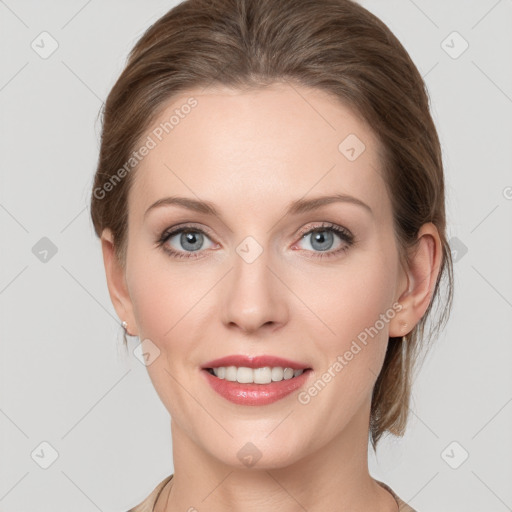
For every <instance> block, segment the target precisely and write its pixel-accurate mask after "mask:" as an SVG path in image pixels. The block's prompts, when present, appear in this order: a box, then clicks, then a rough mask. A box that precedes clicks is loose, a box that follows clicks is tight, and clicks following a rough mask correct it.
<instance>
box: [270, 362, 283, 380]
mask: <svg viewBox="0 0 512 512" xmlns="http://www.w3.org/2000/svg"><path fill="white" fill-rule="evenodd" d="M271 376H272V380H273V381H274V382H276V381H279V380H283V369H282V368H280V367H279V366H276V367H275V368H272V375H271Z"/></svg>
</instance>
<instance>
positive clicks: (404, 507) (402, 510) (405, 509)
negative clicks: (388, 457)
mask: <svg viewBox="0 0 512 512" xmlns="http://www.w3.org/2000/svg"><path fill="white" fill-rule="evenodd" d="M375 481H376V482H377V483H378V484H379V485H381V486H382V487H384V489H386V490H387V491H389V492H390V493H391V495H392V496H393V498H395V500H396V502H397V503H398V512H417V511H416V510H414V509H413V508H412V507H410V506H409V505H408V504H407V503H405V501H403V500H402V499H400V497H399V496H397V494H396V493H395V491H393V489H391V487H389V485H387V484H385V483H384V482H381V481H379V480H375Z"/></svg>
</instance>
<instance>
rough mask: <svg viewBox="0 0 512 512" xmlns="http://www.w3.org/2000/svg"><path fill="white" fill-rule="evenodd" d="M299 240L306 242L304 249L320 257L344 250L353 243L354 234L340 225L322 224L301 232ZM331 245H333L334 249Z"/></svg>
mask: <svg viewBox="0 0 512 512" xmlns="http://www.w3.org/2000/svg"><path fill="white" fill-rule="evenodd" d="M336 238H338V239H339V241H338V242H336ZM301 242H306V244H305V245H306V248H305V249H306V250H308V251H313V252H316V253H319V254H315V255H314V256H313V257H320V258H322V257H330V256H336V255H338V254H339V253H341V252H346V251H347V250H348V249H349V248H350V246H351V245H352V244H353V243H354V236H353V235H352V233H350V231H348V230H347V229H345V228H342V227H341V226H337V225H335V224H322V225H321V226H317V227H315V228H313V229H309V230H308V231H307V232H306V233H303V234H302V238H301ZM308 246H309V247H308ZM333 246H335V248H334V249H333Z"/></svg>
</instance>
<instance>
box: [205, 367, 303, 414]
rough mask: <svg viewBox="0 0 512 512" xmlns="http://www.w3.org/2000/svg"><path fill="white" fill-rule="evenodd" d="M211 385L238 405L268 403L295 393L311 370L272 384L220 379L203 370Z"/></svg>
mask: <svg viewBox="0 0 512 512" xmlns="http://www.w3.org/2000/svg"><path fill="white" fill-rule="evenodd" d="M202 372H203V374H204V375H205V376H206V380H207V381H208V382H209V384H210V386H211V387H212V388H213V389H214V391H216V392H217V393H218V394H219V395H221V396H222V397H224V398H225V399H226V400H229V401H230V402H233V403H234V404H238V405H267V404H271V403H273V402H277V401H278V400H280V399H281V398H284V397H285V396H288V395H289V394H290V393H293V392H294V391H296V390H297V389H299V388H300V387H301V386H303V385H304V383H305V382H306V380H307V378H308V377H309V373H310V370H309V369H308V370H304V372H302V373H301V374H300V375H299V376H298V377H293V378H292V379H288V380H281V381H279V382H271V383H270V384H240V383H239V382H236V381H235V382H232V381H229V380H226V379H219V378H218V377H215V375H212V374H211V373H210V372H209V371H208V370H204V369H203V370H202Z"/></svg>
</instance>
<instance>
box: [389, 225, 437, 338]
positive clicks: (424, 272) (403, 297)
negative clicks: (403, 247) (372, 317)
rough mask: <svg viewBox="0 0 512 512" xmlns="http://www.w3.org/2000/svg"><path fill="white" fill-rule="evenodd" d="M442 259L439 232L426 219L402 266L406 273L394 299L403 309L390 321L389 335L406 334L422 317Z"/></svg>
mask: <svg viewBox="0 0 512 512" xmlns="http://www.w3.org/2000/svg"><path fill="white" fill-rule="evenodd" d="M441 262H442V243H441V239H440V237H439V232H438V230H437V228H436V226H435V225H434V224H433V223H431V222H428V223H426V224H424V225H423V226H422V227H421V228H420V230H419V232H418V237H417V243H416V245H415V246H414V248H413V249H411V252H410V253H409V263H408V265H407V268H405V269H404V273H405V276H404V275H402V280H401V289H399V290H398V292H397V295H398V297H397V298H396V301H397V302H398V303H400V304H401V306H402V309H401V310H400V311H399V312H398V314H397V315H396V316H395V317H394V318H393V319H392V320H391V322H390V325H389V336H390V337H401V336H405V335H406V334H408V333H409V332H411V331H412V330H413V329H414V327H415V326H416V325H417V324H418V322H419V321H420V320H421V318H422V317H423V315H424V314H425V311H426V310H427V308H428V305H429V304H430V300H431V298H432V295H433V293H434V288H435V285H436V281H437V276H438V274H439V270H440V264H441ZM404 281H405V285H404V284H403V283H404Z"/></svg>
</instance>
